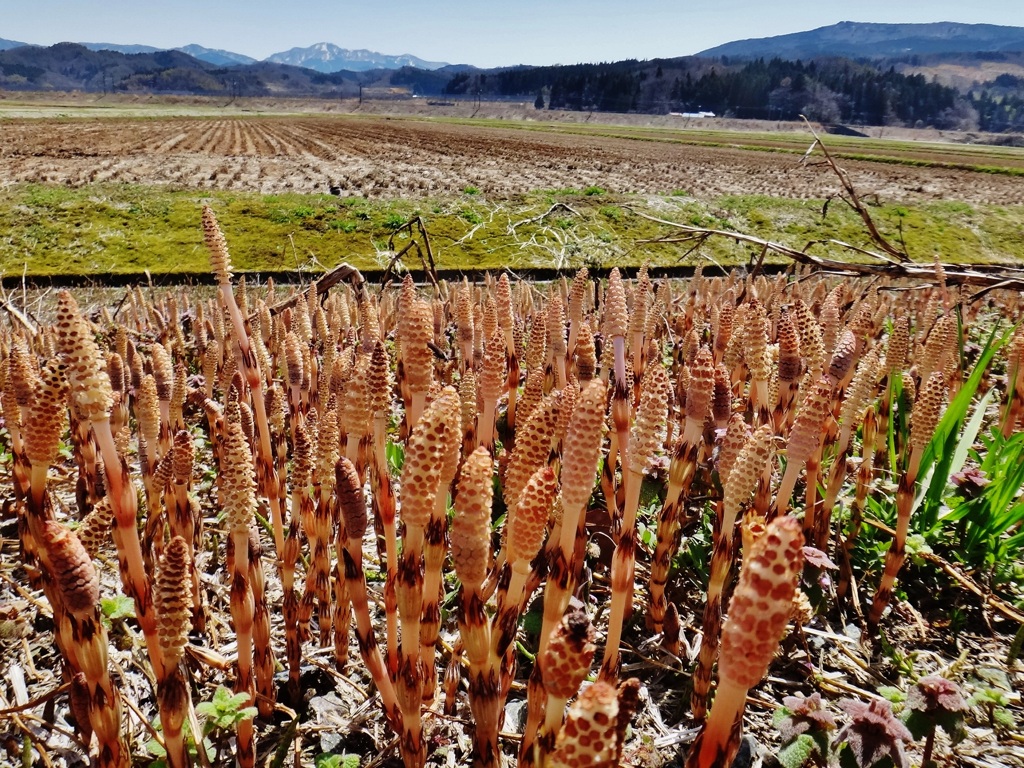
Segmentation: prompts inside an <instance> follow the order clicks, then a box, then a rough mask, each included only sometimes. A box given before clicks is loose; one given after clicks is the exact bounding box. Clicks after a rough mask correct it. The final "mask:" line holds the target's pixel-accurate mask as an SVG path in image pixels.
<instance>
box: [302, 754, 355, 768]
mask: <svg viewBox="0 0 1024 768" xmlns="http://www.w3.org/2000/svg"><path fill="white" fill-rule="evenodd" d="M360 760H361V758H360V757H359V755H346V754H341V755H331V754H324V755H317V756H316V759H315V760H314V761H313V764H314V765H315V766H316V768H359V762H360Z"/></svg>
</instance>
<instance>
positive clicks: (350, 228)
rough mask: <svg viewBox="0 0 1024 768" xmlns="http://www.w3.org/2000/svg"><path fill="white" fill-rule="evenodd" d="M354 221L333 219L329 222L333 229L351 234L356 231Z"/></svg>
mask: <svg viewBox="0 0 1024 768" xmlns="http://www.w3.org/2000/svg"><path fill="white" fill-rule="evenodd" d="M356 226H357V225H356V223H355V222H354V221H347V220H346V221H334V222H332V223H331V229H335V230H337V231H338V232H344V233H345V234H346V235H351V234H352V233H353V232H355V231H356Z"/></svg>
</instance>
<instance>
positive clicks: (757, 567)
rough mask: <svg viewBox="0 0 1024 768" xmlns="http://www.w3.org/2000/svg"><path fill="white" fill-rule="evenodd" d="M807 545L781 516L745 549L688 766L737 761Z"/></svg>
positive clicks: (714, 767) (782, 629)
mask: <svg viewBox="0 0 1024 768" xmlns="http://www.w3.org/2000/svg"><path fill="white" fill-rule="evenodd" d="M803 544H804V539H803V532H802V530H801V528H800V523H799V522H798V521H796V520H795V519H793V518H791V517H778V518H776V519H775V520H773V521H772V522H771V523H770V524H769V526H768V530H767V531H766V532H765V534H764V535H763V536H761V537H760V538H759V539H757V540H756V541H755V542H754V544H753V545H752V546H751V548H750V549H749V550H748V551H747V552H746V554H745V556H744V558H743V567H742V569H741V570H740V578H739V582H738V583H737V585H736V591H735V592H734V593H733V597H732V601H731V603H730V608H729V618H728V619H727V620H726V622H725V626H724V627H723V629H722V653H721V655H720V657H719V661H718V692H717V693H716V695H715V702H714V705H713V706H712V708H711V713H710V715H709V716H708V719H707V721H706V722H705V724H704V726H703V728H702V729H701V732H700V735H699V736H698V737H697V741H695V742H694V744H693V746H692V747H691V748H690V753H689V754H688V755H687V758H686V765H687V768H717V766H723V765H731V764H732V760H733V757H735V754H736V750H737V749H738V748H739V738H740V727H739V723H740V722H741V718H742V715H743V709H744V706H745V704H746V695H747V691H748V690H749V689H750V688H752V687H753V686H755V685H757V683H758V682H759V681H760V680H761V678H762V677H764V675H765V673H766V672H767V671H768V666H769V664H771V661H772V658H773V657H774V656H775V653H776V651H777V650H778V647H779V641H780V640H781V639H782V636H783V634H784V633H785V629H786V623H787V621H788V620H789V616H790V614H791V613H792V606H793V597H794V595H795V594H796V588H797V580H798V578H799V576H800V572H801V570H802V568H803Z"/></svg>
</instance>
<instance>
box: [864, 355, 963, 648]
mask: <svg viewBox="0 0 1024 768" xmlns="http://www.w3.org/2000/svg"><path fill="white" fill-rule="evenodd" d="M945 394H946V383H945V380H944V379H943V376H942V372H941V371H934V372H933V373H932V374H931V376H929V377H928V380H927V381H926V382H925V383H924V386H923V387H922V388H921V391H920V392H919V393H918V395H917V399H916V400H915V402H914V410H913V412H912V413H911V416H910V441H909V443H908V444H907V451H908V452H909V456H908V457H906V465H905V468H904V470H903V472H902V473H901V474H900V482H899V486H898V487H897V489H896V530H895V532H894V534H893V538H892V545H891V546H890V547H889V551H888V552H886V555H885V570H884V571H883V572H882V578H881V581H880V582H879V585H878V591H877V592H876V593H875V598H874V600H873V601H872V603H871V610H870V612H869V613H868V627H869V628H870V629H872V630H874V629H875V628H877V627H878V624H879V622H880V621H881V620H882V614H883V613H884V612H885V609H886V608H887V607H888V605H889V602H890V600H891V599H892V589H893V586H894V585H895V583H896V577H897V576H898V575H899V572H900V569H901V568H902V567H903V563H904V561H905V560H906V558H907V552H906V543H907V534H908V533H909V531H910V514H911V512H912V511H913V505H914V494H915V491H916V488H917V475H918V471H919V468H920V466H921V457H922V456H923V455H924V452H925V449H926V448H927V447H928V443H929V442H930V441H931V439H932V435H933V434H934V433H935V426H936V425H937V424H938V421H939V416H940V415H941V413H942V402H943V400H944V398H945Z"/></svg>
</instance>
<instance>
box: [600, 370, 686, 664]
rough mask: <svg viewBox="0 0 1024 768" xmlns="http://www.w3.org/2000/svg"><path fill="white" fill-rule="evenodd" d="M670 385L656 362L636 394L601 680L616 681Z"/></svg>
mask: <svg viewBox="0 0 1024 768" xmlns="http://www.w3.org/2000/svg"><path fill="white" fill-rule="evenodd" d="M669 390H670V384H669V380H668V374H667V373H666V372H665V369H664V367H662V365H661V363H660V362H655V363H654V364H653V365H651V366H650V367H649V368H648V369H647V374H646V375H645V376H644V380H643V383H642V385H641V390H640V407H639V408H638V409H637V415H636V422H635V423H634V425H633V429H632V432H631V433H630V439H629V452H628V456H629V457H630V463H629V466H628V467H627V468H626V470H625V478H624V484H625V489H626V501H625V504H624V505H623V511H622V516H621V518H619V519H618V520H616V521H615V526H614V529H613V530H614V534H615V536H616V542H615V551H614V553H613V554H612V574H611V580H612V600H611V607H610V609H609V616H608V639H607V641H606V642H605V651H604V658H603V660H602V663H601V679H602V680H605V681H606V682H610V681H613V680H616V679H617V678H618V672H619V666H620V663H621V660H620V658H619V643H620V641H621V638H622V626H623V623H624V622H625V621H626V618H627V614H628V612H629V611H630V610H631V608H632V604H633V581H634V579H633V575H634V568H635V565H636V514H637V510H638V509H639V507H640V486H641V484H642V482H643V472H644V469H645V468H646V466H647V462H648V460H650V459H651V458H653V457H654V456H655V455H656V454H657V453H658V450H659V448H660V446H661V445H662V443H663V442H664V437H663V434H664V429H665V420H666V417H667V410H668V396H669Z"/></svg>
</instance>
